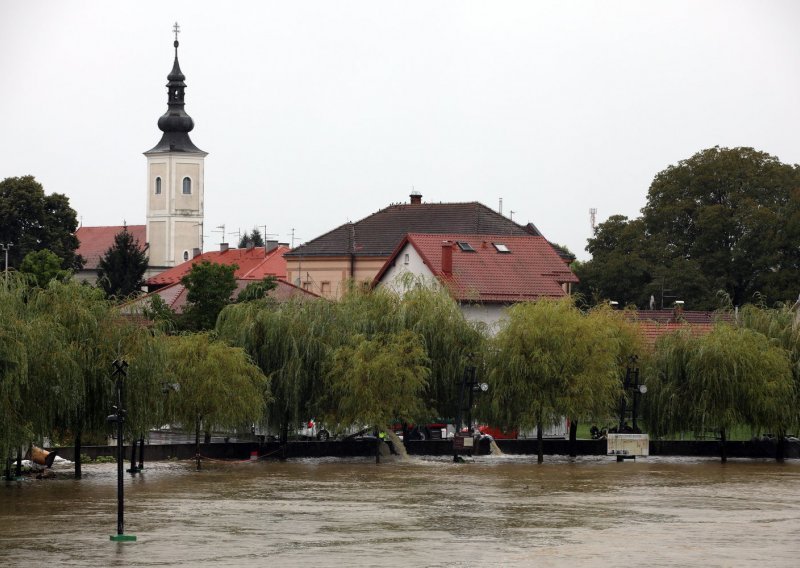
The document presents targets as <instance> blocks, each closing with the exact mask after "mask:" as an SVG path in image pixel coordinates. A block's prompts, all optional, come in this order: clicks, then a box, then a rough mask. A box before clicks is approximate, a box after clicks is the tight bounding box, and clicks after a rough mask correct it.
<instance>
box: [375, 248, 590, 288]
mask: <svg viewBox="0 0 800 568" xmlns="http://www.w3.org/2000/svg"><path fill="white" fill-rule="evenodd" d="M443 241H451V242H452V243H453V246H452V251H453V264H452V267H453V268H452V273H451V274H445V273H444V272H443V271H442V242H443ZM456 242H466V243H469V244H470V246H471V247H472V248H473V249H474V252H465V251H463V250H461V248H460V247H459V246H458V245H456V244H455V243H456ZM406 243H410V244H411V245H412V246H413V247H414V249H415V250H416V251H417V252H418V253H419V255H420V256H421V257H422V259H423V261H424V262H425V264H426V265H427V266H428V268H429V269H430V270H431V272H433V274H434V275H435V276H436V277H437V278H438V279H439V280H440V281H442V282H444V283H445V284H446V285H447V286H448V287H449V288H450V291H451V293H452V294H453V296H454V297H455V299H456V300H460V301H474V302H493V303H506V302H519V301H524V300H535V299H537V298H540V297H560V296H565V295H566V292H564V290H563V288H562V287H561V284H562V283H564V282H571V283H575V282H578V278H577V277H576V276H575V275H574V274H573V273H572V271H570V269H569V267H567V266H566V264H564V261H563V260H562V259H561V257H560V256H559V255H558V253H557V252H556V251H555V249H554V248H553V246H552V245H551V244H550V243H549V242H547V239H545V238H544V237H541V236H532V235H529V236H511V235H507V234H505V235H481V234H479V235H475V234H454V233H448V234H420V233H410V234H408V235H407V236H406V237H405V238H404V239H403V240H402V241H401V243H400V245H398V246H397V248H396V249H395V252H394V253H393V254H392V256H391V257H389V259H388V260H387V262H386V263H385V264H384V266H383V268H381V270H380V272H379V273H378V275H377V276H376V277H375V282H378V281H379V280H380V279H381V277H382V276H383V274H384V273H385V272H386V270H387V269H388V268H389V267H390V266H392V264H393V262H394V259H395V257H396V256H397V255H398V254H399V253H400V251H401V250H402V249H403V247H404V246H405V245H406ZM494 243H498V244H503V245H505V246H506V247H507V248H508V250H509V252H498V250H497V248H496V247H495V246H494Z"/></svg>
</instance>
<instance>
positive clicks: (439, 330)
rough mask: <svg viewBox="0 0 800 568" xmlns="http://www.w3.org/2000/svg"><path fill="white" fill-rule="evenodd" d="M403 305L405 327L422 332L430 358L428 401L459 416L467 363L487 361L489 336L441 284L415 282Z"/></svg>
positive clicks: (436, 410) (440, 410) (444, 412)
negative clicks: (470, 320)
mask: <svg viewBox="0 0 800 568" xmlns="http://www.w3.org/2000/svg"><path fill="white" fill-rule="evenodd" d="M400 308H401V314H400V316H401V318H402V326H403V328H404V329H408V330H410V331H413V332H415V333H417V334H419V335H420V337H421V338H422V341H423V344H424V346H425V352H426V354H427V356H428V360H429V361H430V378H429V379H428V381H427V386H426V388H425V390H424V393H423V395H424V397H425V404H426V405H427V406H428V407H429V408H430V409H431V410H432V412H434V413H435V414H436V415H437V416H438V417H445V418H448V417H449V418H455V417H456V416H457V414H458V413H459V412H460V409H459V394H460V387H461V376H462V374H463V372H464V367H465V366H467V365H471V364H480V363H481V362H482V361H483V358H484V353H485V349H486V341H485V336H484V335H483V334H482V333H481V331H480V330H479V329H478V327H476V325H475V324H473V323H470V322H468V321H467V319H466V318H465V317H464V313H463V312H462V311H461V308H460V307H459V306H458V304H457V303H456V302H455V300H453V298H452V296H450V294H449V293H448V291H447V290H446V289H445V288H443V287H441V286H439V285H430V284H427V285H426V284H425V283H424V282H419V281H416V282H413V285H411V286H409V287H408V288H407V290H406V292H405V293H404V295H403V297H402V302H401V304H400ZM431 418H433V417H431Z"/></svg>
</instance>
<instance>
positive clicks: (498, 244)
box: [492, 243, 511, 252]
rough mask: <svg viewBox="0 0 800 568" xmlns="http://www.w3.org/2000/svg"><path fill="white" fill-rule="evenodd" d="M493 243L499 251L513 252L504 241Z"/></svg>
mask: <svg viewBox="0 0 800 568" xmlns="http://www.w3.org/2000/svg"><path fill="white" fill-rule="evenodd" d="M492 244H493V245H494V248H496V249H497V252H511V251H510V250H508V247H507V246H506V245H504V244H503V243H492Z"/></svg>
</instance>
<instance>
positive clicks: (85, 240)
mask: <svg viewBox="0 0 800 568" xmlns="http://www.w3.org/2000/svg"><path fill="white" fill-rule="evenodd" d="M124 228H125V226H124V225H115V226H112V227H79V228H78V230H77V231H75V236H76V237H77V238H78V241H79V242H80V246H78V250H76V251H75V252H76V254H79V255H81V256H82V257H83V259H84V260H85V261H86V263H85V264H84V265H83V267H84V269H86V270H97V265H98V263H99V262H100V259H101V258H102V257H103V256H104V255H105V254H106V252H107V251H108V249H110V248H111V247H112V246H113V245H114V237H115V236H117V233H119V232H120V231H122V229H124ZM127 229H128V232H129V233H130V234H132V235H133V237H134V238H135V239H137V240H138V241H139V246H140V248H142V249H144V247H145V244H146V242H145V240H146V239H147V229H146V227H145V225H128V226H127Z"/></svg>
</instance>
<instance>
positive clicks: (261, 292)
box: [236, 276, 278, 302]
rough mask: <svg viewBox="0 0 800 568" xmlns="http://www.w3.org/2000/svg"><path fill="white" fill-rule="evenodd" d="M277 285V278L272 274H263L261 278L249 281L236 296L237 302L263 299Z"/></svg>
mask: <svg viewBox="0 0 800 568" xmlns="http://www.w3.org/2000/svg"><path fill="white" fill-rule="evenodd" d="M277 287H278V280H277V279H276V278H275V277H274V276H265V277H264V278H263V279H262V280H258V281H256V282H250V283H249V284H248V285H247V286H245V288H244V290H242V291H241V292H239V295H238V296H237V297H236V301H237V302H253V301H255V300H263V299H264V298H266V297H267V296H268V295H269V293H270V292H271V291H273V290H274V289H275V288H277Z"/></svg>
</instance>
